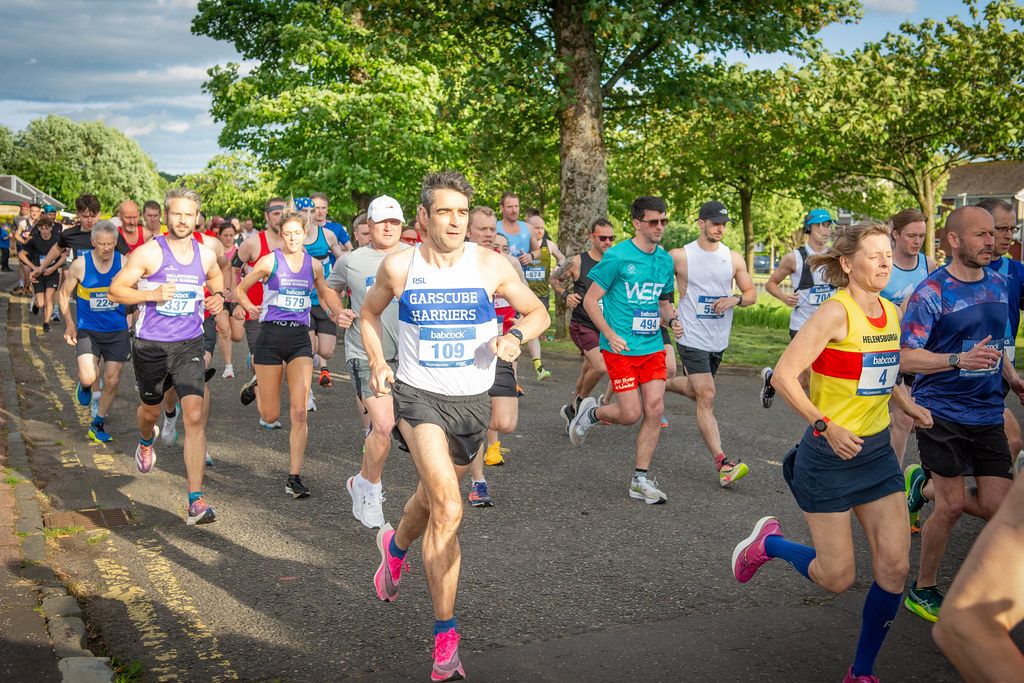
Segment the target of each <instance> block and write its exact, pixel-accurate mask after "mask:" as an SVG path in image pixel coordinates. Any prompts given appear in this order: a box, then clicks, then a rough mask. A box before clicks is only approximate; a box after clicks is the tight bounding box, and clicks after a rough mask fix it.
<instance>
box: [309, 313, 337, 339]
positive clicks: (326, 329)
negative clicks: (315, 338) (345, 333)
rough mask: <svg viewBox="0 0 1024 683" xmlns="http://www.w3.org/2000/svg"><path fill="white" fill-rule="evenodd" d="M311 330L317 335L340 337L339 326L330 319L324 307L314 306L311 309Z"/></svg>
mask: <svg viewBox="0 0 1024 683" xmlns="http://www.w3.org/2000/svg"><path fill="white" fill-rule="evenodd" d="M309 328H310V329H311V330H313V331H314V332H316V333H317V334H327V335H331V336H333V337H337V336H338V325H337V323H335V322H334V321H333V320H331V319H330V317H329V316H328V315H327V311H325V310H324V309H323V306H313V307H312V308H310V309H309Z"/></svg>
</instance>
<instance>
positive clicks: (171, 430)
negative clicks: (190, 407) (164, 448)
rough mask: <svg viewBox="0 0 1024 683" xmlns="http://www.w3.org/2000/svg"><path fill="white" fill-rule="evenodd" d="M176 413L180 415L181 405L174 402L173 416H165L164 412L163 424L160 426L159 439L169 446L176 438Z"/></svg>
mask: <svg viewBox="0 0 1024 683" xmlns="http://www.w3.org/2000/svg"><path fill="white" fill-rule="evenodd" d="M178 415H181V406H179V405H177V404H175V406H174V416H173V417H167V413H164V426H163V427H161V428H160V441H162V442H163V443H165V444H166V445H168V446H170V445H171V444H173V443H174V442H175V441H177V440H178Z"/></svg>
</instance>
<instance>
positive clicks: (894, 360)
mask: <svg viewBox="0 0 1024 683" xmlns="http://www.w3.org/2000/svg"><path fill="white" fill-rule="evenodd" d="M899 362H900V353H899V351H893V352H892V353H887V354H884V355H878V356H874V357H873V358H872V359H871V364H872V365H887V366H888V365H899Z"/></svg>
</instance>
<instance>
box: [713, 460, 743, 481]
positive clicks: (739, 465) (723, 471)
mask: <svg viewBox="0 0 1024 683" xmlns="http://www.w3.org/2000/svg"><path fill="white" fill-rule="evenodd" d="M748 474H750V468H749V467H747V463H745V462H733V461H732V460H726V461H724V462H723V463H722V467H721V468H720V469H719V470H718V485H719V486H721V487H722V488H727V487H729V486H732V485H733V484H735V483H736V482H737V481H739V480H740V479H742V478H743V477H745V476H747V475H748Z"/></svg>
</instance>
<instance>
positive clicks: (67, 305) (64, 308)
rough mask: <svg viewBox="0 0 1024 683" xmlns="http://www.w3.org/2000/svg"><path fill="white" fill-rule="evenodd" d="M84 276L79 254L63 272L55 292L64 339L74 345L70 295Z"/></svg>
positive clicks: (76, 337)
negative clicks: (61, 280) (62, 322)
mask: <svg viewBox="0 0 1024 683" xmlns="http://www.w3.org/2000/svg"><path fill="white" fill-rule="evenodd" d="M83 277H85V258H84V257H82V256H79V257H78V258H76V259H75V260H74V261H72V262H71V267H70V268H68V270H67V273H65V274H64V285H63V286H62V287H61V288H60V290H59V291H58V292H57V305H58V306H59V307H60V315H61V317H62V318H64V341H66V342H67V343H68V344H71V345H72V346H74V345H75V344H77V343H78V329H77V328H76V326H75V316H73V315H71V295H72V293H73V292H74V291H75V288H76V287H77V286H78V283H79V282H81V280H82V278H83Z"/></svg>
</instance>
